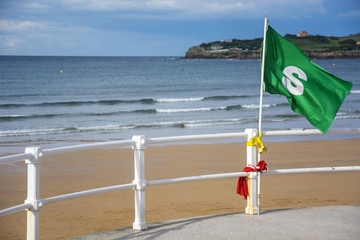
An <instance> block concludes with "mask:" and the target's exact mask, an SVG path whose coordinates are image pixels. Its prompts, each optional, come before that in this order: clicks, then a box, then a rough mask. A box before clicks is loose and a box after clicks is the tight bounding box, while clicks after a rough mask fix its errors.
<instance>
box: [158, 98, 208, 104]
mask: <svg viewBox="0 0 360 240" xmlns="http://www.w3.org/2000/svg"><path fill="white" fill-rule="evenodd" d="M204 99H205V98H204V97H192V98H158V99H156V100H155V101H156V102H167V103H173V102H199V101H203V100H204Z"/></svg>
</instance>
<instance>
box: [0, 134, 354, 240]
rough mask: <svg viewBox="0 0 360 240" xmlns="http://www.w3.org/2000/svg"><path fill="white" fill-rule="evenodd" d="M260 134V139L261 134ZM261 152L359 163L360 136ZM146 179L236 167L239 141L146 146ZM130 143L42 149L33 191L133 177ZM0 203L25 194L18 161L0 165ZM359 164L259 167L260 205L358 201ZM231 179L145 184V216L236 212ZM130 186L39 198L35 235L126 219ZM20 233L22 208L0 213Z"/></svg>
mask: <svg viewBox="0 0 360 240" xmlns="http://www.w3.org/2000/svg"><path fill="white" fill-rule="evenodd" d="M265 141H266V139H265ZM266 145H267V146H268V148H269V153H268V154H266V155H262V159H263V160H265V161H266V162H267V163H268V167H269V169H286V168H301V167H329V166H355V165H360V147H359V146H360V138H352V139H341V140H307V141H297V142H281V143H280V142H270V143H268V144H266ZM145 159H146V160H145V164H146V179H147V180H156V179H163V178H173V177H184V176H193V175H202V174H213V173H226V172H237V171H242V169H243V168H244V167H245V164H246V149H245V144H244V143H231V144H197V145H172V146H165V147H164V146H163V147H159V146H149V147H148V148H147V149H146V152H145ZM133 171H134V169H133V151H132V150H131V149H130V148H125V149H108V150H96V151H95V150H93V151H86V152H77V153H69V154H60V155H56V156H51V157H46V158H45V159H44V161H43V163H42V164H41V198H47V197H52V196H55V195H60V194H66V193H70V192H77V191H82V190H87V189H91V188H97V187H104V186H110V185H118V184H125V183H130V182H132V180H133V174H134V173H133ZM0 182H1V185H0V209H4V208H7V207H11V206H13V205H16V204H21V203H23V201H24V199H25V198H26V165H25V164H24V163H16V164H12V165H1V166H0ZM359 182H360V172H359V171H356V172H337V173H304V174H285V175H264V176H263V177H262V178H261V209H262V210H269V209H284V208H301V207H311V206H327V205H360V187H359V186H358V183H359ZM236 184H237V179H236V178H231V179H220V180H210V181H200V182H189V183H178V184H171V185H162V186H153V187H149V188H148V189H147V190H146V220H147V222H158V221H164V220H169V219H178V218H186V217H194V216H201V215H212V214H222V213H233V212H244V209H245V206H246V201H244V200H243V197H241V196H239V195H237V194H236V193H235V191H236ZM133 221H134V193H133V190H123V191H118V192H112V193H104V194H98V195H93V196H89V197H82V198H78V199H73V200H67V201H63V202H58V203H52V204H47V205H45V206H44V207H43V208H42V209H41V211H40V239H66V238H72V237H77V236H81V235H85V234H90V233H96V232H101V231H106V230H113V229H117V228H122V227H128V226H131V225H132V222H133ZM24 238H26V212H25V211H24V212H19V213H16V214H12V215H8V216H5V217H2V218H0V239H24Z"/></svg>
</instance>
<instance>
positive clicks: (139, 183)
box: [132, 136, 147, 230]
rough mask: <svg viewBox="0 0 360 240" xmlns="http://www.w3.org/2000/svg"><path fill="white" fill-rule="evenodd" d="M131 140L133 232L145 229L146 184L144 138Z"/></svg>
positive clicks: (139, 137)
mask: <svg viewBox="0 0 360 240" xmlns="http://www.w3.org/2000/svg"><path fill="white" fill-rule="evenodd" d="M132 140H134V141H136V143H135V144H134V145H133V149H134V172H135V175H134V181H133V183H134V184H135V188H134V190H135V221H134V223H133V229H134V230H145V229H147V226H146V220H145V189H146V187H147V182H146V180H145V158H144V150H145V148H146V146H145V144H146V138H145V136H133V138H132Z"/></svg>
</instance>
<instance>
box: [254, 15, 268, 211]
mask: <svg viewBox="0 0 360 240" xmlns="http://www.w3.org/2000/svg"><path fill="white" fill-rule="evenodd" d="M267 27H268V19H267V17H265V23H264V39H263V47H262V59H261V84H260V104H259V105H260V106H259V134H260V135H261V127H262V126H261V125H262V124H261V122H262V105H263V93H264V66H265V43H266V31H267ZM260 161H261V157H260V151H259V152H258V162H260ZM257 184H258V191H257V202H258V209H259V211H258V215H259V214H260V173H258V179H257Z"/></svg>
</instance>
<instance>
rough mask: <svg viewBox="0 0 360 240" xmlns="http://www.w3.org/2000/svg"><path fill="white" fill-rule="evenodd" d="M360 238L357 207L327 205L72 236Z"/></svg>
mask: <svg viewBox="0 0 360 240" xmlns="http://www.w3.org/2000/svg"><path fill="white" fill-rule="evenodd" d="M250 238H251V239H276V240H279V239H317V240H318V239H356V240H358V239H360V206H330V207H314V208H302V209H284V210H270V211H262V212H261V215H259V216H249V215H245V214H244V213H232V214H223V215H213V216H204V217H195V218H188V219H177V220H172V221H164V222H159V223H151V224H148V229H147V230H146V231H134V230H132V229H131V228H124V229H118V230H113V231H109V232H103V233H97V234H92V235H88V236H84V237H79V238H76V239H86V240H95V239H96V240H99V239H112V240H115V239H119V240H120V239H136V240H138V239H166V240H172V239H250Z"/></svg>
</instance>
